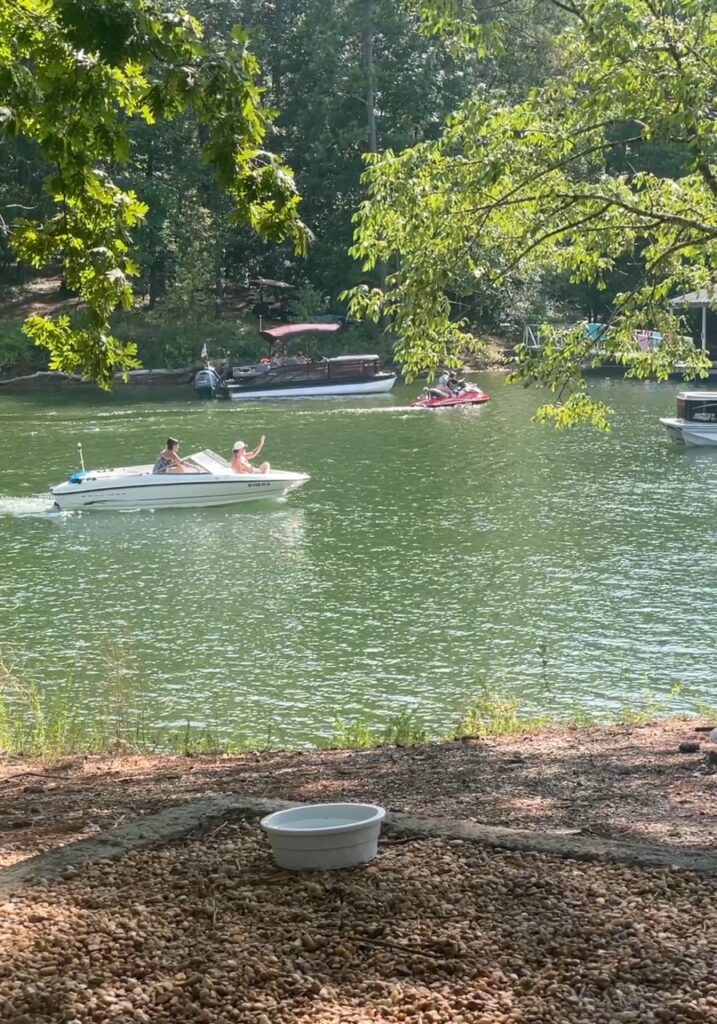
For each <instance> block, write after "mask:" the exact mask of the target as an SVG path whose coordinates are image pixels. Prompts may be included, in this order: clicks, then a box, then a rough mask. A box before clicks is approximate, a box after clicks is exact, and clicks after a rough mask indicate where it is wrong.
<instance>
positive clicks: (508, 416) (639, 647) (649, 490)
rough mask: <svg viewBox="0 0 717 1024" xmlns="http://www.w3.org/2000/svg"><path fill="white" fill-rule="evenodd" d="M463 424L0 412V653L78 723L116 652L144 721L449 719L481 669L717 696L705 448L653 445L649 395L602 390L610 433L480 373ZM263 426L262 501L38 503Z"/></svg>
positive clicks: (100, 693)
mask: <svg viewBox="0 0 717 1024" xmlns="http://www.w3.org/2000/svg"><path fill="white" fill-rule="evenodd" d="M480 383H481V385H482V386H483V387H485V388H486V389H487V390H488V391H489V392H490V393H491V396H492V398H491V402H490V403H489V404H488V405H487V406H485V407H484V408H481V409H476V410H471V411H469V410H443V411H441V412H435V411H429V410H413V409H411V408H410V404H409V403H410V400H411V399H412V397H413V396H414V395H415V392H416V389H414V390H413V391H411V392H407V391H406V390H405V389H396V391H395V392H394V393H393V394H392V395H390V396H385V397H384V398H377V399H372V400H371V399H369V400H365V399H362V400H356V401H348V400H347V401H345V402H336V403H334V402H328V401H325V400H324V401H321V402H291V403H276V404H273V403H267V404H262V403H256V404H252V405H250V406H241V407H240V408H237V407H236V406H232V405H230V404H229V403H227V404H221V403H199V402H194V401H192V400H191V399H190V398H188V397H187V392H186V391H185V392H174V393H172V394H169V395H168V394H164V393H163V394H162V395H160V396H156V397H153V398H152V400H151V401H149V400H147V399H146V397H137V396H132V398H131V399H127V398H125V397H122V398H118V397H114V398H106V397H104V396H99V397H98V398H96V399H95V398H92V399H90V398H88V397H87V396H81V397H80V398H74V397H72V398H69V399H68V398H61V399H55V400H54V401H55V402H56V403H57V404H54V405H53V404H52V403H51V402H50V400H48V399H47V398H9V397H7V396H4V397H3V399H2V402H0V473H1V480H0V491H1V492H2V495H3V497H2V498H0V544H1V545H2V552H3V558H4V571H3V573H2V574H1V575H0V646H3V647H4V646H7V645H11V646H12V647H13V648H14V649H16V650H18V651H20V652H21V653H22V655H23V660H24V662H25V665H26V667H27V669H28V670H29V671H30V672H32V673H33V674H34V676H35V677H36V678H38V679H39V680H41V682H42V685H43V686H44V687H46V688H47V689H48V690H52V691H54V690H56V689H57V688H58V687H61V686H63V685H64V684H65V682H66V680H67V679H71V680H72V687H73V691H72V692H73V694H75V695H77V699H78V700H79V701H80V705H81V708H82V709H83V711H84V713H85V714H87V715H92V714H93V713H95V711H96V710H98V709H101V708H103V706H104V703H105V702H106V699H107V691H108V679H110V678H111V676H112V672H113V671H114V670H110V669H108V662H107V651H108V650H110V649H115V648H118V649H119V652H120V654H119V659H120V661H124V662H126V672H127V675H128V677H129V678H131V679H132V680H133V681H135V682H137V683H139V684H140V685H141V688H142V689H143V691H144V692H145V693H146V695H147V699H148V701H149V702H150V703H151V707H152V711H153V714H154V716H155V717H156V716H157V715H160V716H162V717H164V719H165V720H166V721H168V722H177V723H181V722H183V721H186V720H192V721H202V722H206V721H216V720H219V721H222V720H230V721H231V722H233V723H236V724H237V725H238V726H239V727H240V728H242V727H244V728H247V729H249V730H250V731H252V732H254V733H256V732H259V731H262V730H263V729H264V728H265V726H266V725H267V724H268V723H270V722H271V723H272V724H273V730H274V736H275V737H276V738H277V739H282V738H286V739H292V740H300V741H310V740H312V739H315V738H316V737H317V736H318V735H321V734H326V733H327V732H330V731H331V730H332V728H333V722H334V720H335V719H336V718H338V717H341V718H344V719H351V718H352V717H354V716H363V717H376V718H380V717H387V716H390V715H393V714H395V713H396V712H398V711H401V710H402V709H405V708H412V707H418V708H420V710H421V712H422V713H425V714H426V715H427V716H428V717H429V718H430V719H431V724H432V725H433V726H434V727H435V728H436V729H438V728H449V727H450V726H451V725H452V724H453V723H454V722H455V720H456V718H457V717H458V715H459V714H460V713H461V712H462V711H463V710H464V708H465V707H466V705H467V704H468V703H469V702H470V700H471V698H472V696H473V695H474V694H475V693H476V690H477V687H478V686H479V684H480V681H481V680H482V679H486V680H487V681H488V682H490V683H493V684H495V683H500V682H501V681H504V682H505V683H506V685H511V686H515V687H519V688H520V689H521V690H522V691H523V692H524V693H525V694H526V695H527V696H528V697H529V698H530V699H532V701H533V702H534V704H535V705H536V706H538V707H540V705H541V702H542V701H543V700H545V699H546V693H547V692H549V694H550V700H551V702H552V706H558V707H560V706H564V707H568V706H569V705H571V704H573V703H574V702H576V701H578V702H581V703H592V704H593V705H595V706H598V707H609V706H611V705H613V704H614V703H616V702H619V701H622V700H624V699H625V697H626V695H630V694H633V693H635V692H636V691H640V690H643V689H649V690H652V691H657V692H660V691H666V690H667V689H668V688H669V687H670V686H671V685H672V684H673V683H674V682H677V681H681V682H683V683H685V684H686V686H687V687H688V688H689V689H690V691H691V692H692V693H693V694H701V695H702V697H703V698H704V700H705V701H710V700H712V702H713V703H714V700H713V698H712V690H713V679H712V669H713V662H714V657H713V639H712V634H713V630H712V628H711V625H710V617H709V615H708V614H706V612H707V610H708V608H709V597H710V595H709V589H708V587H709V580H710V579H711V572H712V570H713V568H714V561H715V555H714V552H715V533H716V532H717V527H716V526H715V522H717V520H716V518H715V515H714V509H713V505H714V502H715V498H714V495H715V493H717V492H716V488H715V484H716V483H717V451H716V452H709V451H699V452H689V451H688V452H686V451H684V450H681V449H678V448H677V447H675V446H673V445H671V444H670V442H669V441H668V439H667V438H666V436H665V435H664V433H663V432H662V430H661V428H660V427H659V424H658V422H657V419H658V417H659V416H660V415H663V414H664V413H665V412H666V411H669V410H670V409H671V408H672V406H673V404H674V403H673V396H674V392H675V390H676V389H675V388H673V387H672V386H670V385H667V386H657V385H647V386H640V385H631V384H625V383H622V382H614V381H613V382H604V383H599V384H597V385H596V389H597V391H598V392H599V396H600V397H601V398H604V399H605V400H606V401H607V402H608V404H610V405H611V406H613V408H614V409H615V420H614V428H613V430H612V432H611V433H610V434H608V435H600V434H596V433H594V432H591V431H583V430H580V431H575V432H572V433H567V434H558V433H556V432H554V431H552V430H550V429H546V428H540V427H538V426H536V425H535V424H533V423H532V421H531V417H532V414H533V412H534V409H535V407H536V406H537V405H538V404H539V403H540V401H542V396H540V395H539V394H536V393H534V392H530V391H528V392H525V391H522V390H519V389H515V388H507V387H506V386H505V383H504V380H503V378H502V377H491V376H488V375H483V376H482V377H481V379H480ZM261 433H265V434H266V435H267V447H266V453H267V457H268V458H269V459H270V460H271V462H272V464H275V465H276V466H277V467H281V468H287V469H297V470H304V471H306V472H308V473H310V474H311V481H310V482H309V483H308V484H307V485H306V486H305V487H304V488H303V489H302V490H301V491H299V492H297V493H295V494H292V495H290V496H289V498H288V500H287V501H286V502H284V503H276V504H264V503H262V504H256V505H245V506H237V507H236V508H220V509H196V510H164V511H161V512H155V513H153V512H148V511H142V512H127V513H95V514H92V513H80V514H70V515H56V514H55V515H47V511H46V510H47V509H48V507H49V506H50V502H49V500H48V498H47V491H48V488H49V486H50V485H51V484H54V483H58V482H59V481H60V480H62V479H64V478H65V477H66V476H67V475H68V473H69V472H71V471H72V470H74V469H76V468H77V466H76V461H77V442H78V441H81V442H82V443H83V448H84V453H85V461H86V463H87V465H88V466H93V467H94V466H108V465H109V466H111V465H121V464H131V463H135V462H149V461H151V460H152V459H153V458H154V457H155V455H156V454H157V452H158V451H159V450H160V448H161V447H162V445H163V442H164V440H165V438H166V436H167V435H168V434H174V435H176V436H179V437H180V438H181V441H182V451H183V452H184V453H189V452H191V451H192V450H196V449H199V448H205V447H209V448H213V449H215V450H216V451H218V452H221V453H222V454H225V455H226V454H227V453H228V452H229V451H230V449H231V446H232V444H233V442H234V441H235V440H236V437H237V436H240V437H242V438H244V439H245V440H246V441H247V443H248V444H250V445H251V444H253V443H254V442H255V441H256V440H258V437H259V435H260V434H261Z"/></svg>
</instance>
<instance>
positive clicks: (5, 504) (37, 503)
mask: <svg viewBox="0 0 717 1024" xmlns="http://www.w3.org/2000/svg"><path fill="white" fill-rule="evenodd" d="M47 515H58V510H57V509H56V508H55V506H54V505H53V503H52V502H51V501H50V500H49V499H48V497H47V495H46V494H33V495H29V496H28V497H26V498H8V497H4V496H2V495H0V516H16V517H18V518H21V517H23V516H47Z"/></svg>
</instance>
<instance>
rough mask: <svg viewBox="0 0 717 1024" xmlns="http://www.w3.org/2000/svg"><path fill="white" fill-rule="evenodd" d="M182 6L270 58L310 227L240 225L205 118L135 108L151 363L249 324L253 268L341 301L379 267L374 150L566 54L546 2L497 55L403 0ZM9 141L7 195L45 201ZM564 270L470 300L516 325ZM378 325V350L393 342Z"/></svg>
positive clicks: (13, 335)
mask: <svg viewBox="0 0 717 1024" xmlns="http://www.w3.org/2000/svg"><path fill="white" fill-rule="evenodd" d="M164 6H165V7H166V6H167V5H164ZM187 6H188V7H189V9H190V10H192V11H193V13H195V14H197V16H199V17H201V18H202V20H203V22H204V24H205V26H206V28H207V31H208V33H210V34H211V36H213V37H214V38H215V39H217V40H222V39H225V38H228V37H229V36H230V34H231V31H232V29H233V27H234V26H235V25H237V24H240V25H242V26H244V27H245V28H246V30H247V32H248V35H249V42H250V46H251V49H252V51H253V52H254V53H255V54H256V55H257V57H258V58H259V61H260V64H261V69H262V70H261V82H262V85H263V87H264V89H265V90H266V91H265V93H264V96H263V99H264V101H265V102H266V103H267V104H268V105H270V106H271V107H273V108H275V109H276V111H277V112H278V113H277V116H276V120H275V123H274V127H273V131H272V135H271V138H270V145H271V148H272V150H274V151H277V152H279V153H281V154H282V155H283V156H284V157H285V159H286V162H287V164H288V165H289V166H290V167H291V168H292V169H293V171H294V173H295V175H296V181H297V186H298V190H299V193H300V195H301V197H302V205H301V216H302V219H303V220H304V221H305V223H306V224H307V225H308V228H309V229H310V231H311V232H312V235H313V240H312V242H311V244H310V246H309V249H308V254H307V256H306V257H304V256H301V255H297V254H296V253H295V251H294V250H293V248H292V247H291V246H290V245H289V244H286V245H276V244H267V243H265V242H263V241H262V240H261V238H259V237H258V236H257V235H256V234H255V233H253V232H252V231H250V230H248V229H247V227H246V226H242V225H239V226H237V225H235V224H234V223H233V222H232V218H231V216H230V202H229V199H228V198H227V197H226V195H224V194H223V193H222V190H221V189H220V188H219V187H218V186H217V183H216V180H215V175H214V170H213V168H211V167H210V166H208V165H207V163H206V162H205V161H204V160H203V159H202V153H201V149H200V145H199V144H198V143H199V140H198V138H197V135H198V133H199V132H200V131H201V126H197V124H196V122H195V121H194V120H193V119H192V118H191V117H190V116H189V115H187V116H184V117H182V118H180V119H178V120H175V121H173V122H172V123H169V124H163V125H160V126H152V127H151V128H150V127H148V126H147V125H146V124H144V123H143V122H142V121H141V119H139V118H138V119H137V121H136V124H134V125H133V127H132V130H131V142H132V160H131V163H130V164H129V165H127V166H126V167H122V168H119V167H117V168H113V176H114V177H115V180H117V181H118V183H119V184H121V185H122V186H123V187H125V188H129V189H133V190H134V191H136V193H137V195H138V197H139V198H140V199H141V200H142V201H144V202H146V203H147V204H148V206H149V211H148V214H147V216H146V218H145V220H144V222H143V223H142V225H141V226H140V227H139V228H138V229H137V230H136V231H135V232H134V240H135V243H136V252H135V258H136V260H137V263H138V269H139V274H138V276H137V278H136V279H135V281H134V288H135V291H136V293H137V296H138V301H139V303H140V305H139V309H138V311H137V312H136V313H134V314H133V315H132V316H130V317H129V318H128V317H126V316H125V317H124V318H123V320H122V325H121V326H122V328H123V330H125V332H126V331H127V329H129V330H130V332H131V333H133V334H135V335H138V336H139V338H140V339H141V340H143V342H144V343H143V344H141V346H140V356H141V357H143V358H144V359H145V360H149V361H150V362H154V363H163V362H167V361H169V362H172V361H173V360H180V361H181V360H187V359H191V358H192V357H194V358H196V355H197V352H198V344H197V342H198V339H201V341H203V340H204V338H205V336H206V335H207V333H209V336H210V340H215V339H216V341H217V343H218V344H220V345H221V344H222V343H223V342H224V343H226V339H228V338H229V339H232V340H233V342H234V343H235V344H239V345H241V341H242V339H243V338H244V337H251V336H252V335H253V331H252V330H251V329H249V330H246V329H245V328H244V326H243V325H242V323H241V313H242V312H243V311H244V310H246V309H247V308H251V307H252V306H255V305H256V302H255V301H254V300H255V299H256V295H255V292H256V289H255V288H254V289H252V288H251V287H250V282H251V281H254V280H255V279H257V278H267V279H278V280H279V281H282V282H289V283H291V284H292V285H294V286H295V288H294V290H293V291H292V292H291V293H290V295H291V297H290V299H289V300H288V301H289V306H290V310H291V311H292V312H293V311H295V312H296V314H297V315H300V316H302V317H303V316H315V315H319V314H323V313H328V312H333V313H344V312H345V309H346V306H345V303H343V302H341V300H340V299H339V296H340V295H341V293H342V292H343V291H344V290H346V289H347V288H350V287H351V286H353V285H355V284H357V283H358V282H360V281H368V282H369V283H377V282H378V280H379V274H380V268H379V270H378V271H377V272H376V273H374V274H373V275H370V274H369V275H366V274H365V273H364V272H363V271H362V269H361V265H360V263H359V262H358V261H357V260H356V259H354V258H352V257H351V256H350V255H349V248H350V246H351V242H352V233H353V225H352V218H353V216H354V214H355V213H356V211H357V209H358V207H359V205H360V203H361V202H362V199H363V198H364V189H363V187H362V185H361V175H362V172H363V170H364V160H365V156H366V154H367V153H370V152H377V151H383V150H387V149H388V150H394V151H401V150H403V149H405V148H407V147H410V146H413V145H415V144H416V143H418V142H421V141H423V140H426V139H433V138H436V137H437V135H438V133H439V131H440V129H441V126H442V124H443V123H444V121H445V119H446V118H447V117H448V116H450V114H451V113H452V111H454V110H455V109H457V108H458V107H459V106H460V104H461V103H463V102H465V101H466V100H468V99H469V98H470V97H471V96H473V95H475V94H476V93H480V92H482V91H486V90H488V91H490V92H491V93H493V94H498V93H502V94H505V95H506V96H510V95H514V96H520V95H521V94H523V93H525V91H527V89H529V88H530V87H531V86H533V85H535V84H536V83H538V82H539V81H540V80H541V79H542V77H543V76H544V75H546V74H550V73H551V67H552V66H554V67H557V66H559V54H556V53H555V52H554V51H553V40H554V38H555V36H556V34H557V31H558V28H559V22H560V21H561V19H562V15H561V13H560V12H559V11H558V10H557V8H555V7H553V6H552V5H551V4H543V5H542V6H540V5H539V6H538V7H536V8H535V9H533V10H531V11H530V12H525V13H522V12H520V11H519V12H518V13H516V14H514V15H511V17H512V19H513V21H512V25H511V46H510V50H509V51H508V50H506V51H505V52H504V53H503V54H502V55H501V56H498V57H490V58H489V57H480V56H477V55H476V54H473V53H466V52H459V53H456V51H455V48H453V47H452V46H451V45H450V42H449V41H446V40H443V39H440V38H437V37H436V36H426V35H425V34H422V33H421V32H420V31H419V28H420V25H419V20H418V16H417V15H416V13H415V12H412V11H411V9H410V8H408V7H402V6H401V5H400V4H397V3H395V2H394V0H211V2H202V3H199V2H197V0H195V2H194V3H189V4H188V5H187ZM1 145H2V160H1V161H0V208H4V209H5V210H6V211H8V212H13V211H15V210H21V211H23V210H31V211H32V213H33V216H39V217H42V216H49V215H50V213H51V210H52V200H51V197H50V196H49V195H48V193H47V190H46V188H45V181H46V178H47V175H48V173H49V168H48V164H47V162H46V160H45V159H44V158H43V155H42V153H41V151H40V147H39V146H37V145H36V144H35V143H33V142H31V141H28V140H27V139H24V138H14V139H13V138H7V137H6V138H4V139H3V141H2V143H1ZM11 243H12V234H11V232H10V231H6V232H5V233H2V234H0V298H1V299H2V300H3V301H4V302H5V304H6V308H7V306H8V304H10V309H12V305H11V304H12V300H13V298H17V297H18V296H19V294H21V289H22V287H23V286H25V285H27V283H28V281H30V280H31V278H32V275H33V271H32V268H30V267H29V266H28V265H27V264H23V262H22V261H18V259H17V257H16V254H15V252H14V251H13V247H12V244H11ZM554 284H555V287H552V288H546V287H543V285H542V284H541V282H539V281H538V280H535V279H532V280H525V281H522V282H521V281H513V282H511V287H510V289H508V290H503V291H500V292H495V293H486V294H484V295H482V296H479V297H478V299H476V300H475V301H473V303H472V305H471V308H470V311H469V312H470V314H471V317H472V319H473V320H474V322H475V324H476V325H477V326H478V327H479V328H483V329H485V330H487V331H490V332H492V333H495V334H499V335H500V334H508V335H510V336H511V337H513V338H514V336H515V334H516V332H517V331H519V330H520V325H521V323H522V321H523V320H524V319H525V318H526V317H529V316H537V315H542V314H543V313H544V312H545V310H546V306H548V305H550V304H551V303H552V302H555V301H556V300H561V299H564V298H565V296H563V295H562V294H561V289H560V283H559V282H556V283H554ZM270 297H271V298H275V299H281V293H280V292H279V293H277V294H275V295H274V294H272V295H270ZM262 298H265V297H264V296H262ZM578 301H579V300H578ZM585 301H590V300H589V299H586V300H585ZM285 305H286V303H285ZM237 320H238V321H239V322H237ZM373 340H374V342H375V343H378V344H379V345H380V346H381V345H382V346H383V348H384V350H386V348H387V346H388V345H389V344H390V342H388V341H383V342H382V341H381V339H380V338H379V337H378V336H375V337H374V339H373ZM201 341H200V346H199V347H201ZM5 346H6V352H5V353H4V354H3V355H2V356H0V358H3V361H4V362H5V363H7V362H8V359H10V360H11V359H12V358H17V357H18V354H19V353H20V352H23V353H30V352H31V349H30V347H29V346H27V345H26V344H25V343H24V341H22V340H21V335H20V332H19V328H18V327H17V326H16V325H13V330H12V331H6V340H5ZM35 358H36V359H37V358H40V359H41V358H42V354H41V353H38V354H37V356H36V357H35Z"/></svg>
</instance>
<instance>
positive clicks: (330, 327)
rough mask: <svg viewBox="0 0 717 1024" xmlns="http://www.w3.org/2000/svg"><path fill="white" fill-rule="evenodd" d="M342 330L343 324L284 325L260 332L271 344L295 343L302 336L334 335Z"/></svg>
mask: <svg viewBox="0 0 717 1024" xmlns="http://www.w3.org/2000/svg"><path fill="white" fill-rule="evenodd" d="M340 329H341V324H340V323H337V324H284V326H283V327H270V328H269V329H268V330H266V331H259V334H260V335H261V337H262V338H265V339H266V340H267V341H271V342H277V341H280V342H287V341H293V339H294V338H299V337H301V335H302V334H333V333H334V331H338V330H340Z"/></svg>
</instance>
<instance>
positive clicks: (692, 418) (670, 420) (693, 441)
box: [660, 391, 717, 448]
mask: <svg viewBox="0 0 717 1024" xmlns="http://www.w3.org/2000/svg"><path fill="white" fill-rule="evenodd" d="M660 423H661V424H662V425H663V427H665V429H666V430H667V431H668V433H669V434H670V435H671V436H672V437H673V438H674V440H675V441H678V442H680V444H685V445H687V446H689V447H693V448H702V447H705V446H707V445H717V391H681V392H680V394H679V395H678V396H677V415H676V416H674V417H669V416H664V417H661V418H660Z"/></svg>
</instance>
